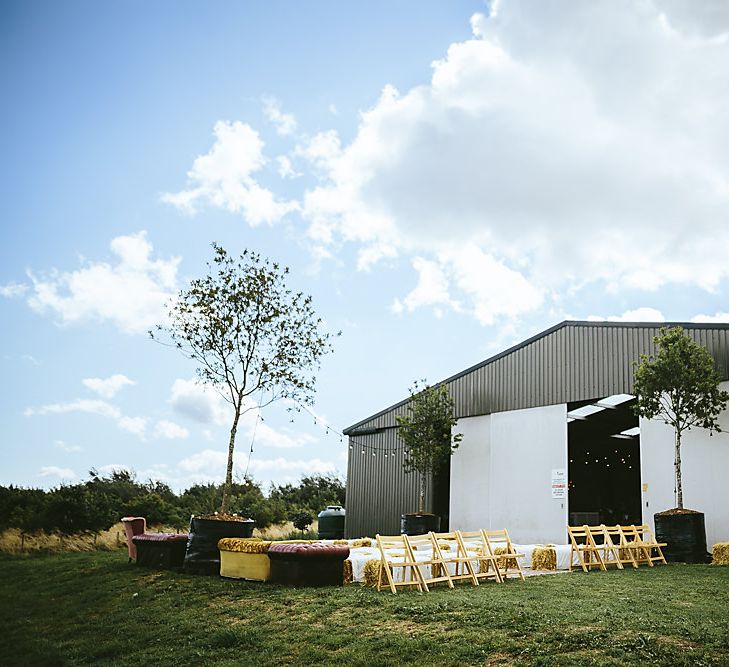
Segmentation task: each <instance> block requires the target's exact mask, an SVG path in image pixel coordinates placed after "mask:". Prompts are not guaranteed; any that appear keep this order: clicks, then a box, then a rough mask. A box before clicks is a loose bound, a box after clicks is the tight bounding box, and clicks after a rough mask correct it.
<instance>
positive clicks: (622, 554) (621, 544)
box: [603, 526, 638, 569]
mask: <svg viewBox="0 0 729 667" xmlns="http://www.w3.org/2000/svg"><path fill="white" fill-rule="evenodd" d="M603 528H604V529H605V532H606V533H607V535H608V536H609V537H610V541H611V542H612V543H613V546H615V547H617V551H618V560H619V561H620V562H621V563H622V564H623V565H632V566H633V567H634V568H636V567H638V563H637V562H636V561H635V557H634V554H633V549H632V548H631V547H630V545H629V544H628V543H627V541H626V539H625V534H624V533H623V528H622V526H603ZM623 569H624V568H623Z"/></svg>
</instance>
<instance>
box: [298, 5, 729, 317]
mask: <svg viewBox="0 0 729 667" xmlns="http://www.w3.org/2000/svg"><path fill="white" fill-rule="evenodd" d="M673 4H674V5H675V3H673ZM678 4H679V5H680V4H681V3H678ZM664 5H665V6H664ZM669 5H671V6H669ZM682 6H683V7H684V9H685V7H686V5H685V3H684V5H682ZM690 7H691V12H690V13H686V12H683V13H682V11H683V10H681V11H679V9H680V7H679V9H676V7H675V6H673V5H672V3H670V2H669V3H660V6H659V5H652V4H651V3H650V2H649V3H640V4H636V3H630V2H617V3H581V4H579V5H575V3H572V2H561V3H560V2H558V3H549V4H544V3H534V2H526V1H525V0H511V1H504V2H501V3H499V4H498V12H496V13H495V15H492V16H491V17H485V16H479V15H477V16H475V17H474V19H473V27H474V38H473V39H470V40H467V41H464V42H460V43H456V44H452V45H451V46H450V47H449V49H448V52H447V54H446V55H445V57H443V58H442V59H441V60H439V61H437V62H435V63H434V64H433V74H432V78H431V81H430V82H429V83H427V84H426V85H421V86H417V87H415V88H412V89H410V90H408V91H405V92H404V93H402V94H401V93H400V92H398V91H397V90H395V89H394V88H393V87H391V86H386V87H385V88H384V90H383V92H382V95H381V97H380V99H379V101H378V102H377V103H376V104H375V106H374V107H373V108H372V109H370V110H368V111H366V112H365V113H363V114H361V119H360V123H359V127H358V130H357V133H356V136H355V138H354V139H353V141H352V142H351V143H349V144H347V145H342V144H341V142H340V140H339V137H338V136H337V134H336V133H335V132H323V133H320V134H319V135H316V137H314V138H313V139H311V140H310V141H309V142H308V143H305V144H304V145H303V146H301V147H299V149H298V155H300V156H301V157H304V158H305V159H308V160H309V162H310V164H311V165H312V167H313V169H314V170H315V172H317V173H319V175H320V183H319V185H318V186H316V187H315V188H313V189H311V190H309V191H308V192H306V193H305V196H304V200H303V201H304V204H303V209H302V210H303V215H304V217H305V219H306V220H307V221H308V223H309V232H308V233H309V236H310V238H311V240H312V241H313V242H314V243H316V244H318V245H319V246H321V247H323V248H324V250H323V251H321V252H320V256H327V253H328V254H330V255H331V254H334V252H335V251H336V248H337V247H338V245H339V244H341V243H347V242H350V243H354V244H356V245H357V246H358V247H359V253H360V257H359V266H360V268H370V267H372V266H373V265H374V263H375V262H377V261H380V260H381V259H383V258H391V257H395V256H397V255H403V254H411V255H414V256H417V257H418V258H419V261H420V262H426V261H427V262H431V264H430V265H421V269H422V268H423V266H427V271H428V272H429V273H426V275H425V276H423V271H421V272H420V278H421V281H420V282H419V288H420V289H418V288H416V290H415V291H414V292H411V293H410V294H408V295H407V296H405V297H403V298H401V299H398V300H397V301H396V302H395V304H394V309H395V310H398V309H410V308H411V307H412V308H415V307H417V304H419V303H420V302H421V301H422V302H423V305H426V304H427V305H430V306H436V308H441V307H447V304H448V302H449V301H453V300H457V301H459V302H461V301H463V302H468V303H469V304H470V306H468V307H466V304H465V303H464V308H465V309H466V310H468V311H469V312H472V313H473V314H474V315H475V316H476V317H477V318H478V319H479V320H480V321H481V322H483V323H486V324H488V323H490V322H492V321H493V320H494V318H496V317H506V318H514V317H517V316H519V315H520V314H523V313H527V312H530V311H533V310H535V309H537V308H540V307H541V306H542V304H543V302H544V298H545V295H546V294H549V293H550V292H552V291H555V290H556V291H562V290H565V289H576V288H579V287H580V286H585V285H588V284H590V285H591V287H590V289H597V288H598V287H596V285H595V284H596V283H597V284H598V286H599V285H603V286H606V287H611V288H613V289H619V288H623V287H629V288H633V289H644V290H655V289H658V288H660V287H662V286H664V285H667V284H671V283H676V284H689V285H697V286H699V287H701V288H703V289H705V290H709V291H712V290H716V289H718V286H719V283H720V281H721V280H722V279H723V278H725V277H727V276H729V264H728V263H727V262H726V257H725V255H726V253H725V251H724V250H725V248H726V247H728V246H729V225H727V224H726V221H725V218H726V210H728V209H729V153H727V151H725V150H723V149H722V148H721V146H723V145H724V144H725V143H726V141H725V140H727V139H729V118H728V117H727V116H726V114H723V113H721V112H720V111H719V110H720V109H723V108H725V107H726V106H727V104H729V90H727V88H726V87H725V86H724V85H723V84H722V82H723V81H725V80H726V79H727V78H728V77H729V39H727V38H726V34H725V35H724V36H723V37H721V38H718V37H716V34H717V33H718V32H719V30H718V29H717V28H716V26H714V28H713V32H712V34H713V37H712V38H711V39H705V38H703V37H702V35H704V34H705V32H706V31H704V32H702V31H701V30H698V29H697V28H695V26H694V24H697V23H699V24H701V25H703V26H704V27H706V26H710V25H711V23H712V21H711V20H709V18H708V17H710V15H711V14H712V11H713V10H711V9H710V8H707V7H706V6H704V5H703V4H701V7H700V8H699V7H698V6H697V4H696V3H691V5H690ZM664 12H665V16H664ZM672 12H673V13H672ZM720 14H721V16H724V15H725V14H726V12H725V11H723V12H720ZM696 15H700V18H701V20H698V19H696ZM666 16H667V17H668V22H669V23H670V25H671V28H672V29H670V30H669V29H667V28H666ZM682 21H684V22H685V23H686V25H684V24H683V23H682ZM721 21H724V19H723V18H722V19H721ZM689 23H691V24H692V26H693V27H692V26H688V24H689ZM723 25H724V29H725V28H726V25H727V23H726V22H724V23H723ZM535 34H538V35H539V39H535V38H534V35H535ZM459 248H469V250H468V251H463V252H461V253H460V254H461V256H460V258H459V259H457V260H456V259H455V257H456V255H457V254H458V249H459ZM484 261H485V263H484ZM436 264H437V266H436ZM416 270H417V269H416ZM438 274H441V275H438ZM443 276H445V278H447V280H448V285H447V288H446V285H445V279H444V278H443ZM479 276H484V277H487V278H490V280H487V281H485V282H484V281H481V282H479V281H478V280H477V278H478V277H479ZM428 281H430V282H428ZM503 285H505V287H503ZM431 300H434V301H440V302H442V303H440V304H438V305H436V304H434V303H430V301H431ZM408 304H410V305H408Z"/></svg>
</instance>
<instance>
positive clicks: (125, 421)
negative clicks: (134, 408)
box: [116, 417, 148, 439]
mask: <svg viewBox="0 0 729 667" xmlns="http://www.w3.org/2000/svg"><path fill="white" fill-rule="evenodd" d="M147 421H148V420H147V418H146V417H120V418H119V419H118V420H117V423H116V425H117V426H118V427H119V428H120V429H121V430H122V431H127V433H131V434H132V435H136V436H137V437H138V438H142V439H144V436H145V433H146V432H147Z"/></svg>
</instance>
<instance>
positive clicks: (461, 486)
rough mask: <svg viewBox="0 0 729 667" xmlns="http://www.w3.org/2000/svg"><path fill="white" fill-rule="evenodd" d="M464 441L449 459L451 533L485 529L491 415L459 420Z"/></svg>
mask: <svg viewBox="0 0 729 667" xmlns="http://www.w3.org/2000/svg"><path fill="white" fill-rule="evenodd" d="M453 432H454V433H463V440H462V441H461V444H460V445H459V446H458V449H456V451H455V452H453V456H452V457H451V497H450V512H451V513H450V530H477V529H479V528H488V527H489V525H490V520H489V486H490V484H489V478H490V475H491V415H484V416H481V417H468V418H466V419H459V420H458V424H457V425H456V426H455V428H454V429H453Z"/></svg>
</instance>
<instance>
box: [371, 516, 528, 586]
mask: <svg viewBox="0 0 729 667" xmlns="http://www.w3.org/2000/svg"><path fill="white" fill-rule="evenodd" d="M376 539H377V547H378V549H379V551H380V568H379V575H378V578H377V590H378V591H381V590H382V589H383V588H384V589H389V590H390V591H391V592H392V593H396V592H397V589H398V588H401V587H409V588H415V589H417V590H419V591H421V592H423V591H424V592H426V593H427V592H429V590H430V588H429V586H430V585H433V584H437V583H444V584H446V585H447V586H448V588H454V582H457V581H467V582H470V583H471V584H472V585H473V586H478V585H479V582H480V581H482V580H493V581H495V582H498V583H503V582H504V580H506V579H507V578H509V577H519V578H521V579H522V580H523V579H524V573H523V572H522V569H521V566H520V564H519V560H518V559H519V558H520V557H522V556H523V554H519V553H517V552H516V550H515V549H514V545H513V544H512V543H511V540H510V539H509V533H508V532H507V531H506V530H474V531H461V530H457V531H454V532H450V533H434V532H430V533H428V534H426V535H415V536H413V535H392V536H387V535H377V537H376ZM497 544H498V547H497V546H496V545H497ZM497 551H498V553H496V552H497ZM398 572H401V576H399V575H398V574H397V573H398Z"/></svg>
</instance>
